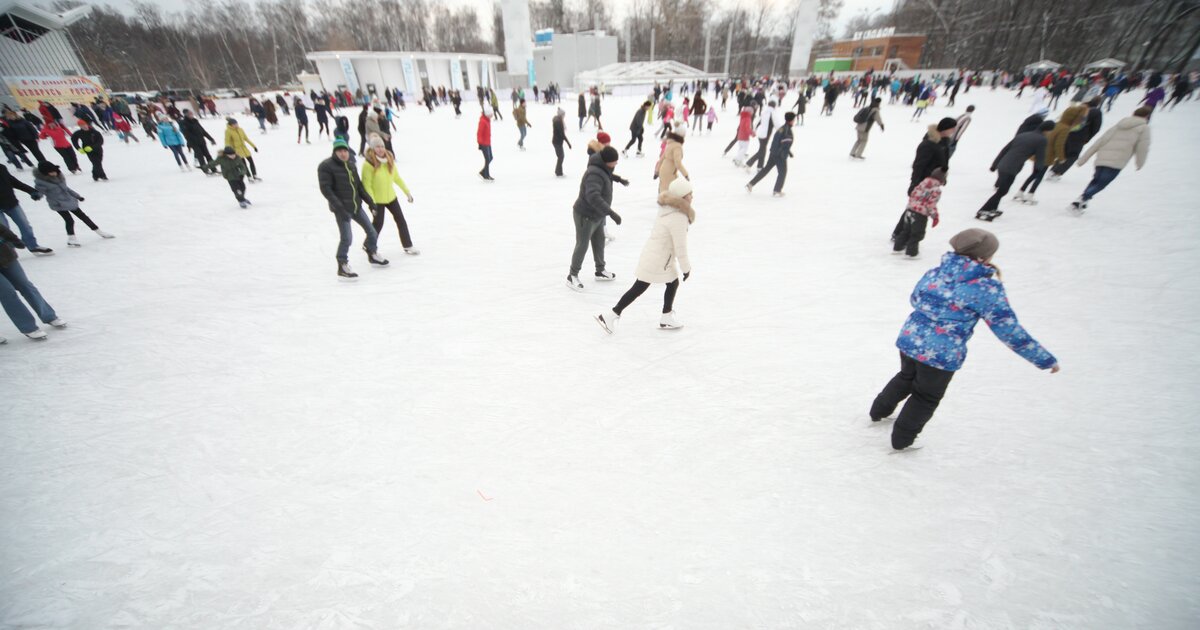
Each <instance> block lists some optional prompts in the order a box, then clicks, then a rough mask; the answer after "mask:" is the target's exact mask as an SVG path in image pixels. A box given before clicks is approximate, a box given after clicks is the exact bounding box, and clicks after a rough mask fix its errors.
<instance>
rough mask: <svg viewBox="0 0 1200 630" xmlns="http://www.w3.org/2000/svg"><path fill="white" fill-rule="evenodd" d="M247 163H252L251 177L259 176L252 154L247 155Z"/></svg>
mask: <svg viewBox="0 0 1200 630" xmlns="http://www.w3.org/2000/svg"><path fill="white" fill-rule="evenodd" d="M246 164H249V165H250V177H252V178H254V177H258V168H256V167H255V166H254V158H253V157H252V156H249V155H247V156H246Z"/></svg>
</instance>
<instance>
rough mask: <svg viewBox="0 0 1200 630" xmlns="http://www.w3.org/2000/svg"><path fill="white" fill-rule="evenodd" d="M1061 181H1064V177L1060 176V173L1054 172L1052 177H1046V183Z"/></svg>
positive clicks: (1051, 174)
mask: <svg viewBox="0 0 1200 630" xmlns="http://www.w3.org/2000/svg"><path fill="white" fill-rule="evenodd" d="M1060 179H1062V175H1059V174H1058V173H1054V172H1051V173H1050V175H1049V176H1048V177H1046V181H1051V182H1056V181H1058V180H1060Z"/></svg>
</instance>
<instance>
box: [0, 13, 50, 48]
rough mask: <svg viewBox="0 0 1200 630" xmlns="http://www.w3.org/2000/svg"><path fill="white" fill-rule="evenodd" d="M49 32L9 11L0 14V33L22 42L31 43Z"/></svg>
mask: <svg viewBox="0 0 1200 630" xmlns="http://www.w3.org/2000/svg"><path fill="white" fill-rule="evenodd" d="M49 32H50V29H48V28H46V27H44V26H39V25H37V24H34V23H33V22H30V21H29V20H26V19H24V18H20V17H17V16H15V15H13V14H11V13H5V14H4V15H2V16H0V34H3V35H4V36H5V37H8V38H11V39H15V40H17V41H19V42H21V43H24V44H32V43H33V42H34V41H36V40H37V39H38V38H39V37H41V36H42V35H45V34H46V33H49Z"/></svg>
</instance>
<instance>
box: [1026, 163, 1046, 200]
mask: <svg viewBox="0 0 1200 630" xmlns="http://www.w3.org/2000/svg"><path fill="white" fill-rule="evenodd" d="M1045 175H1046V167H1045V166H1043V167H1041V168H1037V167H1034V169H1033V174H1032V175H1030V176H1029V177H1028V178H1027V179H1026V180H1025V183H1024V184H1021V191H1022V192H1024V190H1025V189H1026V188H1029V194H1031V195H1032V194H1033V193H1036V192H1037V189H1038V185H1040V184H1041V183H1042V177H1044V176H1045ZM1030 184H1033V187H1032V188H1031V187H1030Z"/></svg>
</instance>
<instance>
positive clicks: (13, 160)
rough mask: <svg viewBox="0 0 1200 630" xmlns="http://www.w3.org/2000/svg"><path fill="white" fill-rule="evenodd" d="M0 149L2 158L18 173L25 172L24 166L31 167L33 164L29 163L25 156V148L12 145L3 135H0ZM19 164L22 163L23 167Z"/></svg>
mask: <svg viewBox="0 0 1200 630" xmlns="http://www.w3.org/2000/svg"><path fill="white" fill-rule="evenodd" d="M0 149H3V150H4V157H5V158H6V159H7V160H8V163H9V164H12V165H13V166H15V167H16V168H17V170H18V171H23V170H25V166H28V167H31V168H32V167H33V162H30V161H29V156H28V155H26V151H25V147H22V146H20V145H18V144H13V141H12V140H9V138H8V136H7V135H5V134H4V133H0ZM21 162H24V163H25V166H21Z"/></svg>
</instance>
